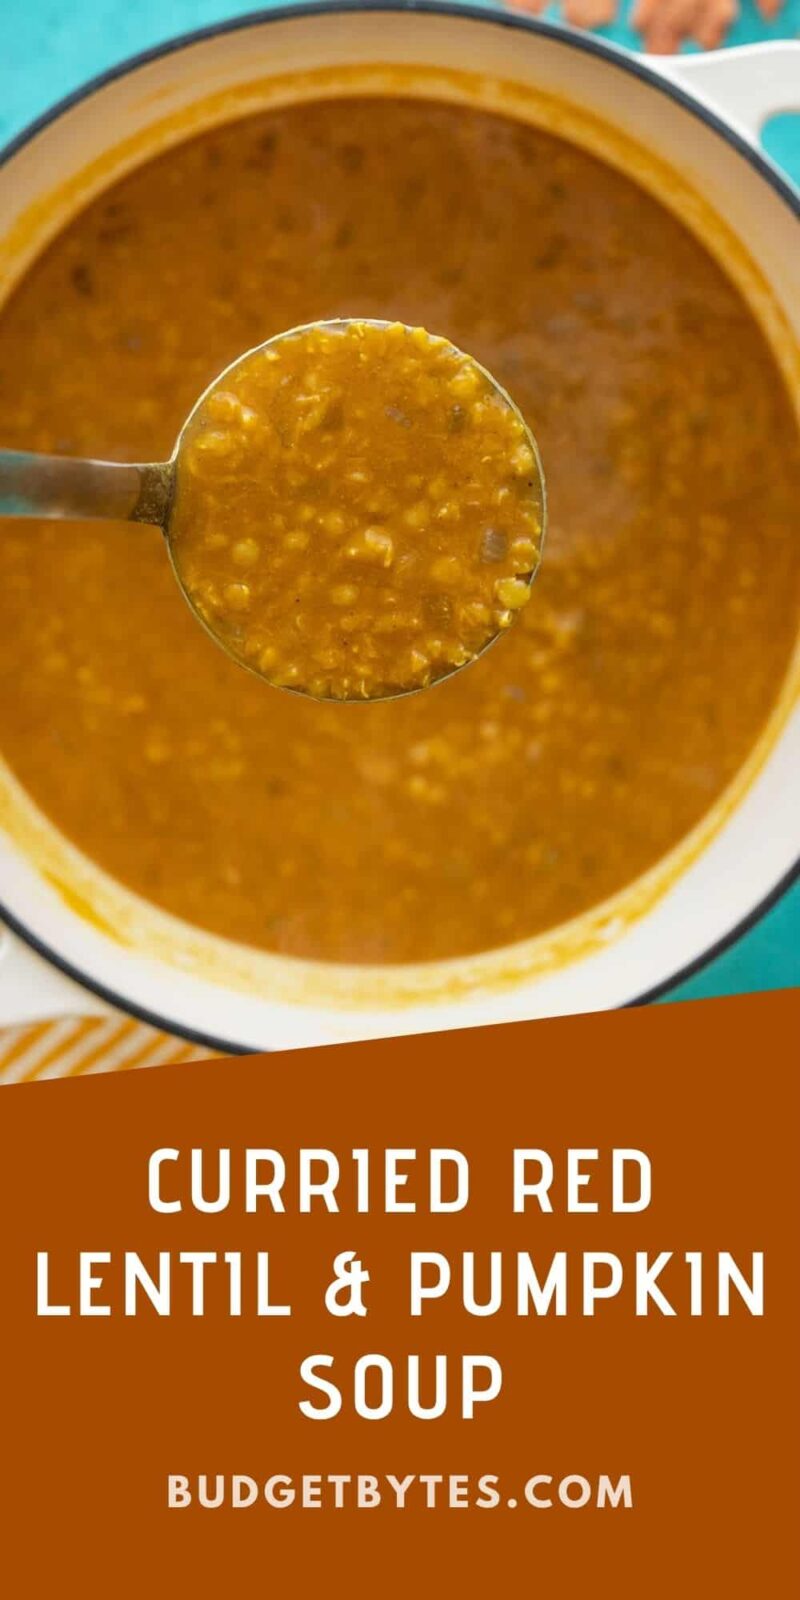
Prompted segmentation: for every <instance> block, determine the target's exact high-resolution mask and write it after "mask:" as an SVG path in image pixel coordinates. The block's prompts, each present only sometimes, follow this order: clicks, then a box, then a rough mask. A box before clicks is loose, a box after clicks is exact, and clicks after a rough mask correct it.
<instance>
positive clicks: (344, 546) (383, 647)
mask: <svg viewBox="0 0 800 1600" xmlns="http://www.w3.org/2000/svg"><path fill="white" fill-rule="evenodd" d="M542 508H543V507H542V494H541V484H540V478H539V472H538V468H537V463H536V457H535V450H534V447H533V445H532V443H531V441H530V439H529V437H528V432H527V430H526V427H525V424H524V422H523V420H522V418H521V417H520V416H519V415H518V414H517V412H516V411H515V410H514V408H513V406H512V405H511V404H510V403H509V400H508V396H506V395H504V394H503V393H502V392H501V391H500V390H499V389H498V388H497V387H496V385H495V384H494V383H493V382H492V380H491V378H490V377H489V376H488V374H487V373H485V372H483V371H482V369H481V368H480V367H479V366H478V365H477V363H476V362H475V361H473V360H472V358H471V357H470V356H465V355H464V354H463V353H462V352H461V351H459V350H455V349H454V348H453V347H452V345H450V344H448V342H447V340H445V339H442V338H440V337H439V336H438V335H432V334H430V333H428V332H427V331H426V330H425V329H424V328H406V327H404V325H403V324H402V323H401V322H394V323H388V324H383V323H368V322H358V321H354V322H346V323H333V324H331V325H329V326H323V325H320V324H315V325H312V326H311V327H307V328H299V329H294V330H293V331H292V332H290V333H287V334H286V335H285V336H284V337H283V338H280V339H277V340H274V341H273V342H272V343H270V344H268V345H266V346H263V347H261V348H259V349H257V350H255V351H250V352H249V353H248V354H246V355H245V356H243V357H242V359H241V361H240V362H239V363H238V365H237V366H236V367H235V368H234V369H233V371H232V372H231V371H228V372H225V373H223V374H222V376H221V378H220V380H219V383H218V384H216V385H215V386H214V388H213V389H212V390H211V392H210V393H209V394H207V395H204V396H203V398H202V400H201V401H200V402H199V404H198V406H197V409H196V410H195V411H194V412H193V413H192V416H191V418H190V420H189V422H188V423H187V426H186V428H185V429H184V432H183V434H182V435H181V441H180V449H179V452H178V460H177V494H176V498H175V505H174V507H173V510H172V515H171V517H170V521H169V540H170V552H171V555H172V560H173V563H174V565H175V570H176V573H177V575H178V577H179V579H180V582H181V584H182V587H183V589H184V590H185V592H186V594H187V596H188V598H189V600H190V602H191V604H192V605H193V606H194V608H195V610H196V611H197V612H198V614H199V615H200V616H201V617H202V618H203V621H204V622H205V623H206V626H207V627H208V629H209V631H210V632H211V634H212V635H213V637H214V638H216V639H217V640H218V641H219V642H220V643H221V644H223V645H224V646H225V647H226V649H227V650H228V651H229V653H230V654H231V655H232V656H234V657H235V658H236V660H238V661H240V662H241V663H242V665H243V666H249V667H250V668H251V669H252V670H253V671H254V672H259V673H261V674H262V676H263V677H265V678H266V679H267V680H268V682H270V683H273V684H276V685H277V686H279V687H281V688H286V689H295V690H297V691H299V692H301V693H305V694H310V695H312V696H313V697H314V698H315V699H317V700H359V699H360V700H377V699H381V698H383V697H386V696H391V695H393V694H397V693H403V692H404V691H406V690H413V689H424V688H427V687H428V686H429V685H430V684H431V683H432V682H435V681H436V680H438V679H439V678H442V677H446V676H447V675H448V674H449V673H451V672H453V671H454V670H455V669H456V668H458V667H463V666H465V665H466V664H467V663H468V662H470V661H472V660H474V658H475V656H476V655H479V654H480V652H481V651H482V650H483V649H485V647H486V645H487V644H488V643H489V641H490V640H491V639H492V638H493V637H494V636H495V635H496V634H497V633H499V632H500V631H501V630H502V629H504V628H508V627H510V626H511V623H512V622H513V620H514V616H515V614H516V613H517V612H518V611H520V610H521V609H522V607H523V606H524V605H527V603H528V601H529V599H530V593H531V589H530V585H531V578H532V576H533V569H534V567H535V566H536V564H537V562H538V557H539V540H540V536H541V533H542Z"/></svg>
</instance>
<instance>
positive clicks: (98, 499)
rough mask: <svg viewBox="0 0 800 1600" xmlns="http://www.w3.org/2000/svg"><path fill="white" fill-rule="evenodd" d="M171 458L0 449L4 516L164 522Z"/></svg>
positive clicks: (1, 513) (0, 500) (170, 483)
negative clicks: (93, 457)
mask: <svg viewBox="0 0 800 1600" xmlns="http://www.w3.org/2000/svg"><path fill="white" fill-rule="evenodd" d="M173 478H174V468H173V465H172V462H171V461H155V462H148V463H144V464H143V463H138V464H137V463H127V462H125V463H122V462H118V461H80V460H77V459H76V458H75V457H73V456H45V455H36V454H33V453H32V452H29V451H27V450H0V516H3V517H74V518H77V519H82V518H92V519H94V518H103V519H106V520H111V521H114V522H152V523H155V524H156V525H157V526H159V527H162V528H163V527H164V526H165V525H166V521H167V516H168V512H169V504H170V500H171V497H172V489H173Z"/></svg>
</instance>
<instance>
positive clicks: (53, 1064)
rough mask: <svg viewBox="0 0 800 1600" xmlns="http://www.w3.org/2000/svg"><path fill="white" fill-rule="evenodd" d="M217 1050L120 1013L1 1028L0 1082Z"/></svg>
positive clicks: (204, 1055)
mask: <svg viewBox="0 0 800 1600" xmlns="http://www.w3.org/2000/svg"><path fill="white" fill-rule="evenodd" d="M216 1054H217V1052H216V1051H213V1050H206V1049H205V1048H204V1046H202V1045H196V1044H187V1042H186V1040H185V1039H176V1038H175V1037H174V1035H172V1034H168V1033H159V1031H158V1029H157V1028H149V1027H147V1026H146V1024H145V1023H143V1022H134V1021H132V1020H131V1018H130V1017H124V1016H121V1015H117V1016H111V1017H81V1018H74V1017H64V1018H59V1019H58V1020H57V1021H55V1022H37V1023H33V1024H31V1025H30V1026H28V1027H24V1028H0V1084H4V1083H24V1082H27V1081H30V1080H35V1079H40V1078H76V1077H81V1076H83V1075H84V1074H85V1075H87V1076H88V1075H90V1074H91V1073H95V1072H129V1071H131V1070H133V1069H134V1068H136V1067H157V1066H166V1065H172V1064H175V1063H177V1062H180V1061H197V1060H200V1061H207V1060H209V1059H210V1058H211V1057H213V1056H214V1055H216Z"/></svg>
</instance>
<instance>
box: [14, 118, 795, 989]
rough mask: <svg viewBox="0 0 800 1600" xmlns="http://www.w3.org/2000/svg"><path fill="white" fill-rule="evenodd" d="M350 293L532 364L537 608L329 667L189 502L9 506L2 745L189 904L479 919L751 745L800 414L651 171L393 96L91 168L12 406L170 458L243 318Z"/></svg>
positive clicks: (400, 920)
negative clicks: (450, 641)
mask: <svg viewBox="0 0 800 1600" xmlns="http://www.w3.org/2000/svg"><path fill="white" fill-rule="evenodd" d="M337 316H356V317H379V318H389V319H398V320H401V321H403V322H407V323H410V324H412V325H416V324H422V325H424V326H426V327H429V328H433V329H435V330H436V331H437V332H441V333H443V334H445V335H446V336H447V337H448V338H451V339H452V340H453V341H454V342H455V343H456V344H457V345H459V346H460V347H461V348H462V349H465V350H468V351H470V352H471V353H472V354H473V355H474V356H475V357H476V358H477V359H478V360H479V361H481V362H482V363H483V364H484V365H485V366H486V367H487V368H488V369H489V370H490V371H491V372H492V373H493V374H494V375H495V376H496V377H497V378H498V380H499V381H500V382H501V383H503V384H505V385H506V386H507V387H508V389H509V391H510V393H512V394H513V395H514V398H515V400H516V402H517V404H518V405H519V406H520V408H521V410H522V412H523V414H524V415H525V417H526V420H527V421H528V422H529V423H530V425H531V427H532V429H533V431H534V434H535V435H536V437H537V439H538V441H539V444H540V446H541V450H542V457H543V461H544V465H545V472H546V475H547V480H548V488H549V495H550V530H549V542H548V547H547V550H546V554H545V560H544V563H543V566H542V570H541V573H540V576H539V578H538V579H537V582H536V586H535V589H534V593H533V597H532V599H531V603H530V605H528V606H527V607H526V608H525V610H524V611H523V613H522V616H521V618H520V621H519V622H518V623H517V624H516V625H515V626H514V628H512V629H511V630H510V632H509V634H508V636H507V637H506V638H504V639H502V640H501V641H500V642H499V643H498V644H497V645H496V646H495V647H493V649H492V650H490V651H489V652H488V653H487V654H486V655H485V656H484V657H483V658H482V659H481V660H480V661H478V662H477V663H475V664H474V665H472V666H470V668H469V670H468V671H466V672H463V673H460V674H458V675H457V676H456V677H454V678H452V679H450V680H448V681H446V682H444V683H442V684H439V685H437V686H436V687H434V688H432V689H430V690H428V691H426V692H425V693H424V694H422V695H419V696H415V697H412V698H410V699H407V700H400V701H396V702H392V703H388V704H384V705H380V704H376V705H342V706H339V705H324V704H316V703H314V702H312V701H309V700H304V699H302V698H301V697H297V696H291V695H285V694H280V693H277V692H275V691H274V690H272V689H270V688H267V687H266V686H264V685H263V684H261V683H259V682H258V681H257V679H255V678H253V677H251V676H250V675H248V674H245V673H243V672H242V671H241V670H240V669H239V668H238V667H237V666H236V665H235V664H234V663H233V662H231V661H230V660H228V659H226V657H225V656H224V655H223V654H222V653H221V652H220V651H219V650H218V649H217V648H216V647H215V646H214V644H213V643H212V642H211V640H209V639H208V638H206V637H205V635H204V634H203V631H202V630H201V629H200V628H198V626H197V624H196V622H194V621H193V619H192V617H191V615H190V614H189V612H188V610H187V608H186V606H185V604H184V602H183V600H182V598H181V596H180V594H179V592H178V589H177V586H176V584H175V580H174V578H173V576H172V573H171V571H170V568H169V563H168V561H167V558H166V554H165V551H164V548H163V542H162V539H161V535H160V534H159V533H158V532H157V531H155V530H149V529H147V528H143V527H141V526H105V527H103V526H99V525H96V526H91V525H88V524H87V525H81V526H73V527H70V528H69V529H67V528H65V527H64V526H63V525H61V526H59V525H58V524H50V525H49V526H48V525H46V524H30V523H22V522H19V523H12V522H7V523H6V524H5V525H4V526H3V528H2V538H0V670H2V675H3V682H4V685H5V691H4V693H3V694H2V696H0V748H2V751H3V753H4V754H5V756H6V757H7V759H8V761H9V762H10V763H11V765H12V767H13V769H14V770H15V772H16V773H17V774H18V776H19V778H20V779H21V781H22V782H23V783H24V784H25V785H26V786H27V788H28V790H29V791H30V793H31V794H32V796H33V797H34V798H35V800H36V801H37V802H38V803H39V805H40V806H41V807H42V808H43V809H44V810H45V811H46V812H47V813H48V814H49V815H50V816H51V817H52V818H53V819H54V820H55V822H56V823H57V824H58V825H59V826H60V827H61V828H62V829H63V831H64V832H65V833H66V834H67V835H68V836H69V837H70V838H71V839H73V840H74V841H76V842H77V843H78V844H79V845H80V846H81V847H82V848H83V849H84V850H85V851H86V852H87V853H88V854H89V855H90V856H92V857H94V858H95V859H96V860H97V861H98V862H100V863H101V864H102V865H103V867H105V868H106V869H107V870H108V871H109V872H111V873H112V874H114V875H116V876H117V877H118V878H119V879H121V880H123V881H124V882H125V883H126V884H128V885H130V886H131V887H132V888H133V889H135V890H137V891H139V893H141V894H142V895H144V896H146V897H148V898H149V899H151V900H153V901H155V902H157V903H158V904H159V905H161V906H163V907H165V908H167V909H168V910H169V911H172V912H174V913H176V914H177V915H179V916H181V917H184V918H187V919H188V920H189V921H190V922H194V923H197V924H200V925H201V926H205V927H207V928H211V929H213V930H215V931H216V932H218V933H222V934H225V935H228V936H230V937H232V938H234V939H239V940H243V941H245V942H249V943H252V944H254V945H259V946H264V947H267V948H269V949H273V950H280V951H284V952H289V953H292V954H296V955H301V956H312V957H320V958H326V959H331V960H350V961H368V962H387V961H401V962H402V961H412V960H421V959H428V958H438V957H448V956H454V955H458V954H459V953H462V952H468V951H476V950H480V949H486V948H489V947H492V946H495V945H499V944H504V943H507V942H509V941H511V940H514V939H518V938H521V937H523V936H525V935H529V934H533V933H536V932H539V931H541V930H543V929H546V928H548V927H550V926H552V925H554V924H557V923H558V922H560V921H562V920H563V919H565V918H568V917H571V916H573V915H574V914H576V913H578V912H580V911H582V910H584V909H585V908H587V907H589V906H591V905H592V904H594V903H596V902H598V901H599V900H601V899H603V898H604V897H605V896H607V895H609V894H610V893H612V892H613V891H615V890H618V889H620V888H621V887H622V886H624V885H625V884H626V883H627V882H629V881H630V880H631V879H633V878H634V877H635V876H636V875H638V874H639V873H640V872H641V871H642V870H643V869H645V868H647V867H649V866H651V865H652V864H653V863H654V862H655V861H656V860H657V859H658V858H659V857H660V856H662V855H663V853H664V852H665V851H667V850H668V849H669V848H670V847H671V846H672V845H674V844H675V843H676V842H677V841H678V840H679V839H680V838H681V836H682V835H684V834H685V833H686V831H687V830H688V829H689V828H691V827H692V825H693V824H694V823H696V822H697V821H698V819H699V818H700V817H701V816H702V815H703V813H704V812H705V811H707V809H708V807H709V806H710V804H711V803H712V802H713V800H714V799H715V798H716V796H718V794H719V793H720V791H721V789H722V788H723V787H724V786H725V784H726V783H727V782H728V781H729V779H730V778H731V777H732V776H733V775H734V773H735V772H736V770H737V769H738V768H739V767H740V765H741V763H742V761H743V760H744V758H745V756H746V755H747V753H748V751H749V749H750V748H751V747H752V744H753V742H754V740H755V738H756V736H757V734H758V732H759V730H760V729H761V727H762V725H763V722H764V719H765V717H766V716H767V714H768V712H769V709H770V706H771V705H772V703H773V702H774V699H775V695H776V692H777V689H778V686H779V684H780V681H781V678H782V676H783V674H784V672H785V669H786V666H787V662H788V658H789V654H790V650H791V647H792V644H793V640H794V637H795V633H796V628H797V620H798V600H799V599H800V541H798V539H797V537H796V508H797V504H798V494H799V493H800V460H799V459H798V448H797V433H796V425H795V422H794V419H793V416H792V413H791V411H790V407H789V402H788V399H787V396H786V393H785V391H784V389H783V387H782V383H781V380H780V378H779V375H778V373H777V370H776V368H775V367H774V365H773V362H772V358H771V356H770V354H769V352H768V349H767V347H766V344H765V341H764V339H763V336H762V334H761V332H760V330H759V329H758V327H757V326H756V324H755V321H754V320H753V318H752V316H751V314H750V312H749V310H748V309H747V308H746V306H745V305H744V303H743V302H742V300H741V299H740V298H739V296H738V293H737V292H736V291H735V289H734V288H733V287H732V286H731V284H730V283H729V281H728V280H727V279H726V277H725V276H724V274H723V273H722V272H721V271H720V269H719V268H718V267H717V266H716V264H715V263H714V262H713V261H712V260H711V259H710V257H709V256H708V255H707V254H706V252H705V251H704V250H703V249H702V248H701V246H700V245H699V244H698V243H697V242H696V241H695V240H694V239H693V238H692V237H691V236H690V235H689V234H688V233H687V232H686V231H685V230H684V229H683V228H682V227H681V226H680V225H679V223H678V222H677V221H675V220H674V219H673V218H672V217H671V216H670V215H668V214H667V213H666V212H665V211H664V210H663V209H662V208H661V207H660V206H659V205H658V204H656V203H655V202H654V201H653V200H651V199H650V198H649V197H647V196H646V195H645V194H644V193H642V192H641V191H640V190H639V189H638V188H637V187H636V186H635V185H634V184H632V183H630V182H629V181H627V180H626V179H624V178H623V177H622V176H620V175H619V174H617V173H615V172H613V171H612V170H611V169H609V168H607V167H606V166H605V165H603V164H601V163H599V162H597V161H595V160H593V159H592V158H591V157H590V156H588V155H587V154H585V153H583V152H581V151H580V150H578V149H576V148H573V147H572V146H570V145H569V144H567V143H565V142H561V141H560V140H557V139H555V138H552V137H550V136H547V135H545V134H543V133H540V132H537V131H535V130H532V129H530V128H528V127H526V126H524V125H522V124H518V123H515V122H512V121H510V120H506V119H504V118H500V117H494V116H490V115H487V114H483V113H478V112H473V111H471V110H467V109H465V108H462V107H458V106H445V105H436V104H431V103H423V102H413V101H411V100H409V101H402V100H395V101H392V100H386V101H384V100H378V99H366V98H365V99H352V100H349V101H347V100H341V101H329V102H320V103H317V104H311V105H305V106H299V107H294V108H289V109H285V110H280V111H274V112H270V113H267V114H264V115H262V116H259V117H256V118H252V119H249V120H246V121H243V122H240V123H237V124H232V125H230V126H228V127H226V128H224V129H222V130H220V131H217V132H214V133H212V134H209V135H204V136H202V137H201V138H199V139H197V140H194V141H192V142H189V143H187V144H185V145H184V146H182V147H180V148H178V149H176V150H173V151H171V152H169V153H167V154H165V155H164V156H163V157H161V158H160V159H159V160H157V161H155V162H153V163H152V164H151V165H150V166H149V167H148V168H147V169H145V170H141V171H139V172H137V173H134V174H133V175H131V176H130V177H128V178H126V179H125V180H123V181H122V182H121V183H120V184H119V185H117V186H116V187H115V188H114V189H112V190H111V191H109V192H108V193H107V194H106V195H105V196H103V197H101V198H100V199H98V200H97V202H96V203H94V204H92V205H91V206H90V208H89V209H88V210H87V211H86V213H85V214H84V215H82V216H81V217H79V218H78V219H77V221H76V222H75V223H74V225H73V226H71V227H70V228H69V229H68V230H67V231H66V232H64V233H63V234H62V235H61V237H59V238H58V239H57V240H56V241H55V243H54V244H53V246H52V247H51V248H50V249H49V250H48V251H47V253H46V254H45V255H44V256H43V258H42V259H41V260H40V261H39V262H38V263H37V264H36V265H35V266H34V268H33V270H32V271H31V272H30V273H29V274H28V276H27V278H26V279H25V281H24V282H23V283H22V284H21V286H20V287H19V289H18V290H17V291H16V293H15V294H14V296H13V298H12V300H11V301H10V303H9V304H8V305H7V307H6V308H5V310H4V311H3V313H2V315H0V439H2V441H3V443H4V444H7V445H12V446H18V447H27V448H33V449H41V450H54V451H63V452H71V453H75V454H84V455H95V456H103V455H106V456H109V457H114V458H119V459H126V458H127V459H129V460H148V459H163V458H165V457H166V456H168V455H169V453H170V451H171V449H172V445H173V443H174V440H175V437H176V434H177V432H178V429H179V427H180V424H181V422H182V420H183V418H184V417H185V416H186V415H187V413H188V411H189V410H190V408H191V406H192V404H193V403H194V401H195V399H196V398H197V396H198V394H200V393H201V392H202V390H203V389H204V388H205V387H206V385H207V384H208V383H209V382H210V381H211V379H212V378H213V377H214V376H215V374H216V373H218V372H219V371H220V370H221V369H222V368H223V367H224V366H226V365H227V364H228V363H229V362H230V361H231V360H233V359H234V357H236V356H237V355H238V354H240V353H241V352H242V351H244V350H246V349H248V348H250V347H251V346H253V345H255V344H258V343H260V342H261V341H263V340H264V339H267V338H268V337H270V336H271V335H272V334H274V333H277V332H279V331H281V330H282V329H286V328H290V327H293V326H296V325H298V324H300V323H304V322H309V321H313V320H317V319H325V318H333V317H337Z"/></svg>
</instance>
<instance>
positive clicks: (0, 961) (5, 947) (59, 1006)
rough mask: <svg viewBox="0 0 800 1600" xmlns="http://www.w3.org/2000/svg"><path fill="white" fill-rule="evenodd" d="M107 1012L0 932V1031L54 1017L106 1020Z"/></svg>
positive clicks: (99, 1002)
mask: <svg viewBox="0 0 800 1600" xmlns="http://www.w3.org/2000/svg"><path fill="white" fill-rule="evenodd" d="M111 1014H112V1013H111V1009H110V1007H109V1006H107V1005H106V1004H105V1002H104V1001H103V1000H100V999H99V998H98V996H97V995H94V994H91V993H90V992H89V990H88V989H83V988H81V986H80V984H77V983H74V982H73V980H72V978H67V977H66V976H65V975H64V973H63V972H60V971H59V969H58V967H54V966H52V965H51V963H50V962H49V961H45V960H44V958H43V957H42V956H39V955H37V954H36V952H35V951H34V950H31V949H30V948H29V946H28V945H26V944H23V942H22V940H21V939H18V938H17V936H16V934H14V933H12V932H11V930H10V929H9V928H2V929H0V1029H2V1028H19V1027H23V1026H24V1025H25V1024H26V1023H32V1022H46V1021H49V1020H50V1019H51V1018H55V1017H108V1016H110V1015H111Z"/></svg>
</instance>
